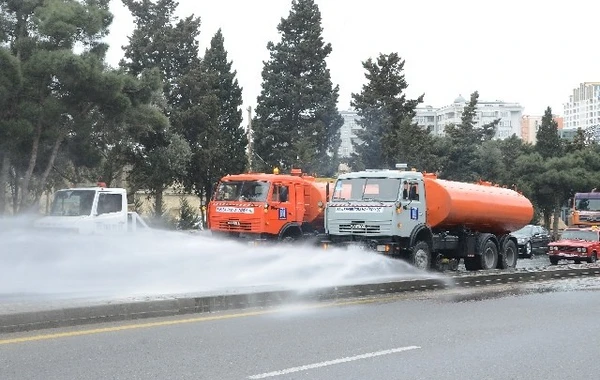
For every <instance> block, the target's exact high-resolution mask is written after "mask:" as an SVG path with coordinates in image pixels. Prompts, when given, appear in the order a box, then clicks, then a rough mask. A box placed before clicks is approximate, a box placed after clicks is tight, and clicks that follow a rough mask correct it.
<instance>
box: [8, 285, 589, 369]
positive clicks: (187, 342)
mask: <svg viewBox="0 0 600 380" xmlns="http://www.w3.org/2000/svg"><path fill="white" fill-rule="evenodd" d="M597 283H598V279H595V278H588V279H578V280H567V281H559V282H553V283H547V284H539V283H538V284H523V285H520V286H519V287H517V286H500V287H494V288H489V287H488V288H485V289H483V288H482V289H474V290H452V291H438V292H432V293H418V294H414V295H400V296H394V297H386V298H371V299H362V300H352V301H347V302H345V303H343V304H340V305H305V306H297V307H294V308H291V309H286V310H275V309H262V310H247V311H240V312H234V313H219V314H211V315H208V316H207V315H202V316H191V317H190V316H186V317H177V318H163V319H154V320H143V321H138V322H128V323H117V324H102V325H92V326H80V327H78V328H68V329H52V330H44V331H37V332H31V333H20V334H6V335H0V379H3V380H9V379H10V380H12V379H19V380H25V379H40V380H41V379H44V380H52V379H61V380H63V379H78V380H84V379H194V380H197V379H211V380H213V379H214V380H216V379H275V380H284V379H328V380H330V379H340V380H341V379H344V380H348V379H361V380H364V379H439V380H443V379H452V380H457V379H461V380H468V379H473V380H481V379H528V380H536V379H539V380H542V379H543V380H550V379H557V380H558V379H560V380H568V379H595V378H597V377H598V373H600V362H599V361H598V360H596V358H597V357H598V356H599V355H600V345H599V344H598V342H600V330H599V329H598V328H597V327H596V320H597V316H598V315H600V292H598V291H597V290H598V289H599V288H600V287H599V286H598V285H597Z"/></svg>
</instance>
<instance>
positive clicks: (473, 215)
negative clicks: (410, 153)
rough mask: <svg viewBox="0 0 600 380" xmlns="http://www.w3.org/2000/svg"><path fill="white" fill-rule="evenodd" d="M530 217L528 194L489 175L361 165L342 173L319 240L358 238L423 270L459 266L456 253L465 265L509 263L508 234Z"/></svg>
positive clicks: (351, 241) (512, 255) (511, 242)
mask: <svg viewBox="0 0 600 380" xmlns="http://www.w3.org/2000/svg"><path fill="white" fill-rule="evenodd" d="M400 169H404V167H403V166H400ZM532 217H533V206H532V204H531V202H530V201H529V200H528V199H527V198H525V197H524V196H523V195H521V194H519V193H517V192H516V191H513V190H510V189H506V188H502V187H499V186H497V185H493V184H491V183H489V182H481V181H480V182H479V183H476V184H473V183H462V182H454V181H445V180H440V179H438V178H437V177H436V176H435V175H434V174H428V173H420V172H416V171H406V170H366V171H362V172H354V173H347V174H343V175H340V176H339V178H338V180H337V181H336V184H335V189H334V191H333V194H332V197H331V200H330V202H329V203H328V204H327V207H326V210H325V230H326V233H325V235H324V236H322V238H321V244H322V245H323V247H324V248H328V247H330V246H348V245H359V246H362V247H365V248H367V249H370V250H373V251H376V252H379V253H381V254H385V255H389V256H392V257H400V258H404V259H406V260H408V261H409V262H410V263H411V264H413V265H414V266H416V267H418V268H421V269H429V268H432V267H433V268H436V269H457V268H458V263H459V261H460V259H464V263H465V267H466V269H467V270H480V269H496V268H499V269H508V268H514V267H515V266H516V263H517V258H518V249H517V241H516V238H514V237H513V236H512V235H510V233H511V232H512V231H515V230H517V229H519V228H521V227H523V226H525V225H526V224H528V223H529V222H530V220H531V218H532Z"/></svg>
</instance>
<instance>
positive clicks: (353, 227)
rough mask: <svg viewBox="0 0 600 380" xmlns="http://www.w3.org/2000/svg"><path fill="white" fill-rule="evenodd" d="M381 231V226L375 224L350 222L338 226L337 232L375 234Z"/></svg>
mask: <svg viewBox="0 0 600 380" xmlns="http://www.w3.org/2000/svg"><path fill="white" fill-rule="evenodd" d="M380 231H381V226H379V225H375V224H366V223H365V222H352V223H350V224H340V226H339V232H341V233H347V234H376V233H379V232H380Z"/></svg>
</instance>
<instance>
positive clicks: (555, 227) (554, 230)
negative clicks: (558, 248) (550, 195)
mask: <svg viewBox="0 0 600 380" xmlns="http://www.w3.org/2000/svg"><path fill="white" fill-rule="evenodd" d="M554 204H555V205H554V215H553V218H554V219H553V220H552V236H553V238H554V240H558V222H559V220H560V209H561V205H562V203H561V201H560V198H559V197H556V200H555V202H554Z"/></svg>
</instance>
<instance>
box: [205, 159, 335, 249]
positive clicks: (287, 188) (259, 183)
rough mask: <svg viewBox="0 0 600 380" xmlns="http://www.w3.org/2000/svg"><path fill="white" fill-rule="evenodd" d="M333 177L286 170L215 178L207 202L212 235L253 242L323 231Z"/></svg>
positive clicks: (288, 239) (303, 235)
mask: <svg viewBox="0 0 600 380" xmlns="http://www.w3.org/2000/svg"><path fill="white" fill-rule="evenodd" d="M333 181H334V180H333V179H327V178H316V177H314V176H310V175H306V174H305V173H302V171H301V170H300V169H292V170H291V173H290V174H279V170H278V169H277V168H276V169H274V170H273V174H268V173H244V174H236V175H227V176H225V177H223V178H222V179H221V181H220V182H219V184H218V186H217V189H216V191H215V192H214V194H213V197H212V199H211V201H210V202H209V204H208V228H209V229H210V230H211V232H212V233H213V235H225V236H228V237H239V238H247V239H251V240H253V241H261V240H271V241H277V240H279V241H295V240H300V239H306V238H310V237H313V238H316V237H317V235H318V234H320V233H323V232H324V215H323V214H324V209H325V205H326V203H327V200H328V198H329V186H330V184H332V183H333Z"/></svg>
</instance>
